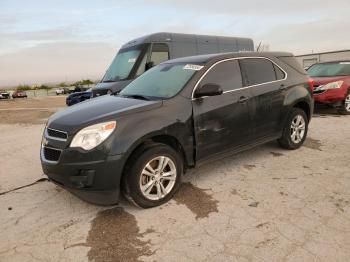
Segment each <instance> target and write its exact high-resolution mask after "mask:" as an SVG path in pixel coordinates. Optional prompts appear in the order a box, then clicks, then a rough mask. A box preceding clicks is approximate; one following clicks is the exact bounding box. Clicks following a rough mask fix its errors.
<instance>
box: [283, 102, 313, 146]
mask: <svg viewBox="0 0 350 262" xmlns="http://www.w3.org/2000/svg"><path fill="white" fill-rule="evenodd" d="M308 123H309V121H308V119H307V116H306V114H305V112H304V111H303V110H301V109H300V108H293V109H292V110H291V112H290V113H289V115H288V119H287V122H286V124H285V126H284V129H283V134H282V137H281V138H280V139H278V140H277V141H278V143H279V144H280V146H281V147H283V148H285V149H289V150H294V149H298V148H299V147H301V146H302V145H303V143H304V142H305V139H306V136H307V132H308Z"/></svg>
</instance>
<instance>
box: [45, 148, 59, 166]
mask: <svg viewBox="0 0 350 262" xmlns="http://www.w3.org/2000/svg"><path fill="white" fill-rule="evenodd" d="M43 152H44V157H45V159H46V160H48V161H55V162H56V161H58V159H59V158H60V156H61V150H58V149H54V148H51V147H44V148H43Z"/></svg>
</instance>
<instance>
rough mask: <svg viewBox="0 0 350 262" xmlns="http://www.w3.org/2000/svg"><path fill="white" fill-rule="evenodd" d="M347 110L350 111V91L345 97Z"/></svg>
mask: <svg viewBox="0 0 350 262" xmlns="http://www.w3.org/2000/svg"><path fill="white" fill-rule="evenodd" d="M345 110H346V111H348V112H350V93H349V94H348V96H347V97H346V99H345Z"/></svg>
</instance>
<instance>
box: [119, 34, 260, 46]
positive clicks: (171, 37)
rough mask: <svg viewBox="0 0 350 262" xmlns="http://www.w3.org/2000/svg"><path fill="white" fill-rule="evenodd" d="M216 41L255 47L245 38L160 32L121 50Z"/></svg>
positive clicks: (142, 37) (144, 37)
mask: <svg viewBox="0 0 350 262" xmlns="http://www.w3.org/2000/svg"><path fill="white" fill-rule="evenodd" d="M213 39H216V40H220V41H223V42H226V43H228V42H229V43H231V42H232V41H234V42H235V43H240V44H242V43H244V44H251V45H253V40H252V39H251V38H245V37H236V36H216V35H197V34H179V33H170V32H159V33H153V34H149V35H145V36H141V37H139V38H136V39H133V40H131V41H129V42H127V43H126V44H124V45H123V46H122V47H121V49H123V48H127V47H130V46H134V45H139V44H143V43H152V42H160V43H166V42H185V43H195V42H196V41H202V42H211V40H213Z"/></svg>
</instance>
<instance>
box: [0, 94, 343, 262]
mask: <svg viewBox="0 0 350 262" xmlns="http://www.w3.org/2000/svg"><path fill="white" fill-rule="evenodd" d="M51 99H58V100H54V101H57V102H55V103H57V104H55V103H51V102H49V103H48V104H47V105H46V106H43V105H42V104H40V105H38V106H35V107H50V109H49V111H50V112H51V111H52V112H53V111H55V110H57V109H56V107H61V106H63V104H62V103H61V104H59V102H58V101H59V99H62V98H51ZM62 101H63V99H62ZM62 101H61V102H62ZM21 103H22V102H21ZM35 103H36V102H35ZM1 104H2V103H0V109H1V108H3V107H2V105H1ZM15 107H17V108H22V107H23V104H22V105H17V104H16V106H14V107H12V108H15ZM33 107H34V106H33V105H30V106H27V108H33ZM20 110H21V109H20ZM20 110H18V111H15V112H17V113H18V112H19V111H20ZM18 114H19V113H18ZM0 116H1V113H0ZM45 121H46V120H45ZM45 121H44V117H42V116H38V115H36V116H35V115H34V116H32V121H31V122H27V123H26V124H23V123H22V124H19V123H20V121H18V122H16V121H15V122H10V123H5V122H0V132H1V134H2V136H1V137H0V144H1V147H0V153H1V172H0V232H1V238H0V261H36V260H42V261H268V262H270V261H349V258H350V202H349V201H350V175H349V170H350V161H349V155H350V139H349V138H350V116H337V115H335V114H333V113H332V112H329V111H320V112H318V115H316V116H315V117H314V119H313V120H312V122H311V125H310V132H309V138H308V140H307V142H306V144H305V146H304V147H302V148H301V149H300V150H297V151H285V150H282V149H280V148H279V147H278V146H277V145H276V144H275V143H269V144H266V145H263V146H260V147H258V148H255V149H253V150H250V151H247V152H244V153H240V154H238V155H235V156H231V157H227V158H225V159H222V160H219V161H213V162H210V163H208V164H206V165H204V166H202V167H200V168H198V169H195V170H192V171H191V172H189V173H188V174H187V175H186V176H185V177H184V181H183V182H184V183H183V185H182V187H181V189H180V191H179V192H178V194H177V195H176V197H175V199H174V200H172V201H170V202H169V203H167V204H166V205H163V206H161V207H158V208H153V209H148V210H142V209H138V208H135V207H133V206H131V205H130V204H128V203H127V202H126V201H125V200H123V199H122V201H121V203H120V205H119V206H112V207H98V206H94V205H90V204H87V203H85V202H82V201H81V200H79V199H77V198H76V197H74V196H72V195H71V194H69V193H67V192H66V191H65V190H62V189H61V188H59V187H57V186H55V185H53V184H51V183H49V182H46V181H39V182H37V183H35V184H33V185H29V186H27V187H24V188H21V189H17V190H16V188H19V187H21V186H25V185H28V184H31V183H33V182H34V181H37V180H38V179H40V178H42V177H43V176H42V171H41V167H40V162H39V147H40V140H41V134H42V131H43V128H44V122H45ZM11 190H13V191H11ZM7 191H10V192H8V193H6V192H7Z"/></svg>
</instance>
